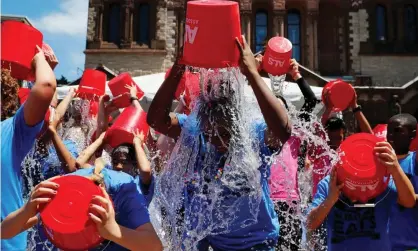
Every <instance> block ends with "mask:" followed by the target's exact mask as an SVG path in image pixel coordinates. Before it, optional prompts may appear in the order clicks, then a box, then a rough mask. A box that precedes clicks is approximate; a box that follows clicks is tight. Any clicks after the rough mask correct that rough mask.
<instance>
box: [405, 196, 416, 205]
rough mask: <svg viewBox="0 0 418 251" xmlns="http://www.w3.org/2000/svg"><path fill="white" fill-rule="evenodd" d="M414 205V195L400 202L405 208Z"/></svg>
mask: <svg viewBox="0 0 418 251" xmlns="http://www.w3.org/2000/svg"><path fill="white" fill-rule="evenodd" d="M415 205H416V199H415V196H414V197H413V198H411V199H409V200H407V201H405V202H403V203H402V206H404V207H406V208H413V207H415Z"/></svg>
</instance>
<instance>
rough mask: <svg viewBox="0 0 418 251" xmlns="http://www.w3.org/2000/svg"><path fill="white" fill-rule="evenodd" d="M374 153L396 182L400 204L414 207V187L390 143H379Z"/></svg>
mask: <svg viewBox="0 0 418 251" xmlns="http://www.w3.org/2000/svg"><path fill="white" fill-rule="evenodd" d="M374 151H375V154H376V155H377V157H378V161H379V162H380V163H381V164H382V165H383V166H385V167H386V168H387V170H388V173H390V174H391V175H392V177H393V180H394V181H395V186H396V190H397V194H398V203H399V204H400V205H402V206H404V207H407V208H412V207H414V206H415V202H416V195H415V192H414V187H413V186H412V183H411V181H410V180H409V178H408V177H407V176H406V174H405V172H404V171H403V170H402V168H401V166H400V165H399V162H398V159H397V157H396V153H395V151H394V150H393V148H392V146H391V145H390V144H389V143H388V142H378V143H377V145H376V147H375V148H374Z"/></svg>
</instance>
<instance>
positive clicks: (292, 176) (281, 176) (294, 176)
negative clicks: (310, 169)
mask: <svg viewBox="0 0 418 251" xmlns="http://www.w3.org/2000/svg"><path fill="white" fill-rule="evenodd" d="M300 144H301V142H300V139H299V138H298V137H296V136H291V137H290V138H289V140H288V141H286V143H285V144H284V145H283V148H282V151H281V152H280V153H279V155H277V156H276V159H275V160H274V163H273V164H272V165H271V176H270V180H269V187H270V198H271V199H272V200H273V201H289V202H290V201H299V200H300V196H299V186H298V154H299V147H300Z"/></svg>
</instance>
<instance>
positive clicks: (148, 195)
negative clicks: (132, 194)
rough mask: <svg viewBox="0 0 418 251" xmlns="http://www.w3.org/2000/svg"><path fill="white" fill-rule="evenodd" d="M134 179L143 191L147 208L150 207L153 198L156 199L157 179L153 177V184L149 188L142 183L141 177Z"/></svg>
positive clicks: (137, 176)
mask: <svg viewBox="0 0 418 251" xmlns="http://www.w3.org/2000/svg"><path fill="white" fill-rule="evenodd" d="M134 179H135V182H136V184H137V185H138V188H139V190H141V193H142V194H143V195H144V198H145V201H146V202H147V206H148V207H149V205H150V204H151V201H152V198H153V197H154V188H155V177H154V176H152V178H151V183H150V184H149V185H148V186H147V185H144V183H142V181H141V176H140V175H136V176H135V177H134Z"/></svg>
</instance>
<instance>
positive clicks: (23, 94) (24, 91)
mask: <svg viewBox="0 0 418 251" xmlns="http://www.w3.org/2000/svg"><path fill="white" fill-rule="evenodd" d="M29 94H30V89H29V88H25V87H21V88H19V92H18V96H19V102H20V104H21V105H22V104H23V103H25V102H26V100H27V99H28V98H29Z"/></svg>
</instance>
